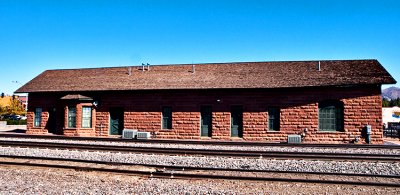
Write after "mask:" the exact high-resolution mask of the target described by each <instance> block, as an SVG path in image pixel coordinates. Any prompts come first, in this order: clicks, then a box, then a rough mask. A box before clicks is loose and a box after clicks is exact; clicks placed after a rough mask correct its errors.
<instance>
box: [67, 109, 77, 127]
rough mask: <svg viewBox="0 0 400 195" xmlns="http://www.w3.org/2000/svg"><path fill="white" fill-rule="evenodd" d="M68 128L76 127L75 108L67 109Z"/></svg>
mask: <svg viewBox="0 0 400 195" xmlns="http://www.w3.org/2000/svg"><path fill="white" fill-rule="evenodd" d="M68 127H70V128H75V127H76V108H75V107H68Z"/></svg>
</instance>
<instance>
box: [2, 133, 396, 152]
mask: <svg viewBox="0 0 400 195" xmlns="http://www.w3.org/2000/svg"><path fill="white" fill-rule="evenodd" d="M2 137H3V138H29V139H49V140H78V141H108V142H122V143H134V142H136V143H165V144H192V145H196V144H197V145H221V146H225V145H227V146H279V147H298V148H307V147H319V148H376V149H400V145H377V144H370V145H368V144H315V143H301V144H288V143H270V142H253V141H219V140H218V141H208V140H165V139H148V140H133V139H121V138H102V137H70V136H68V137H67V136H62V135H27V134H7V133H0V138H2Z"/></svg>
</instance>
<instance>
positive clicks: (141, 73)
mask: <svg viewBox="0 0 400 195" xmlns="http://www.w3.org/2000/svg"><path fill="white" fill-rule="evenodd" d="M395 83H396V81H395V80H394V79H393V77H392V76H391V75H390V74H389V73H388V72H387V71H386V70H385V69H384V67H383V66H382V65H381V64H380V63H379V62H378V61H377V60H328V61H326V60H325V61H282V62H240V63H212V64H181V65H151V66H149V65H143V66H126V67H111V68H89V69H68V70H66V69H65V70H47V71H44V72H43V73H41V74H40V75H38V76H37V77H35V78H34V79H32V80H31V81H30V82H28V83H27V84H25V85H24V86H22V87H21V88H19V89H18V90H17V91H16V92H17V93H29V99H28V112H27V133H28V134H48V133H53V134H61V135H66V136H99V137H108V136H110V137H114V136H118V135H121V134H122V131H123V130H124V129H135V130H137V131H139V132H149V133H150V134H151V137H152V138H159V139H206V140H207V139H219V140H252V141H269V142H287V141H293V142H296V141H299V139H300V141H303V142H306V143H352V142H359V143H365V142H368V143H375V144H382V143H383V140H382V138H383V125H382V98H381V86H382V85H383V84H395Z"/></svg>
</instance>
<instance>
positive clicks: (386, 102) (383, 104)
mask: <svg viewBox="0 0 400 195" xmlns="http://www.w3.org/2000/svg"><path fill="white" fill-rule="evenodd" d="M382 107H390V101H389V100H388V99H386V98H383V100H382Z"/></svg>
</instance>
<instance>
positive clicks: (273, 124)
mask: <svg viewBox="0 0 400 195" xmlns="http://www.w3.org/2000/svg"><path fill="white" fill-rule="evenodd" d="M279 121H280V109H279V108H275V107H272V108H268V130H270V131H279V126H280V122H279Z"/></svg>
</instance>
